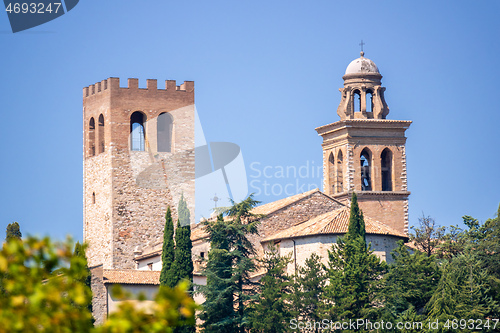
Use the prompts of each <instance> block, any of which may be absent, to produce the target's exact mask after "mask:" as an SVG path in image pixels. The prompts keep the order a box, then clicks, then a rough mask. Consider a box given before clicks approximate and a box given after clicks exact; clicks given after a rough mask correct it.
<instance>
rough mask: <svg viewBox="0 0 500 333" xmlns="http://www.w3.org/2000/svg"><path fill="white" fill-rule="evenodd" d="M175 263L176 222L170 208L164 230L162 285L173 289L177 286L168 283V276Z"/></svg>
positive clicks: (166, 215)
mask: <svg viewBox="0 0 500 333" xmlns="http://www.w3.org/2000/svg"><path fill="white" fill-rule="evenodd" d="M173 262H174V222H173V220H172V211H171V210H170V206H169V207H168V208H167V213H166V214H165V228H164V230H163V248H162V252H161V274H160V285H162V286H169V287H171V288H173V287H174V286H175V284H174V285H171V284H168V283H167V276H168V274H169V271H170V267H171V266H172V264H173Z"/></svg>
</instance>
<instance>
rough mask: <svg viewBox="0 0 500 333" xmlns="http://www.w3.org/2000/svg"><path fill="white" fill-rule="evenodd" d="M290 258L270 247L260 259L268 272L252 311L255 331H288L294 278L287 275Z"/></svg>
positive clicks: (253, 330)
mask: <svg viewBox="0 0 500 333" xmlns="http://www.w3.org/2000/svg"><path fill="white" fill-rule="evenodd" d="M290 261H291V260H290V258H289V257H281V256H280V254H279V251H278V249H277V248H276V247H275V246H272V245H271V246H269V247H268V249H267V251H265V253H264V258H263V259H261V260H259V262H260V263H261V265H262V268H263V269H264V270H265V271H266V273H265V274H264V276H263V277H262V278H261V280H260V286H259V287H258V289H257V290H258V291H257V293H258V296H257V297H256V299H255V300H254V303H252V305H251V308H250V318H249V320H250V322H251V324H252V329H251V332H266V333H267V332H270V333H278V332H286V331H288V328H289V326H290V319H291V317H292V314H291V309H290V302H289V294H290V292H291V281H290V277H289V276H287V275H286V274H285V271H286V267H287V265H288V263H289V262H290Z"/></svg>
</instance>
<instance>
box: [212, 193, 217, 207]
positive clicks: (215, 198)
mask: <svg viewBox="0 0 500 333" xmlns="http://www.w3.org/2000/svg"><path fill="white" fill-rule="evenodd" d="M210 200H213V201H214V203H215V208H217V201H219V197H217V193H215V196H214V197H213V198H211V199H210Z"/></svg>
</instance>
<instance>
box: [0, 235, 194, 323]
mask: <svg viewBox="0 0 500 333" xmlns="http://www.w3.org/2000/svg"><path fill="white" fill-rule="evenodd" d="M84 250H85V246H84V245H79V244H77V246H75V250H74V252H73V245H72V243H71V242H70V241H66V242H64V243H54V242H52V241H51V240H50V239H49V238H44V239H41V240H40V239H36V238H34V237H28V238H27V239H25V240H18V239H12V240H10V241H9V242H8V243H5V244H4V246H3V248H2V249H1V251H0V287H1V288H2V292H1V293H0V333H4V332H5V333H7V332H8V333H12V332H30V333H31V332H47V333H60V332H61V333H63V332H64V333H66V332H67V333H80V332H81V333H89V332H90V333H92V332H96V333H108V332H109V333H111V332H113V333H129V332H130V333H132V332H134V333H135V332H148V333H149V332H173V329H174V328H175V327H177V326H180V325H194V320H195V319H194V318H195V317H194V313H195V310H196V309H197V306H196V304H195V303H194V301H193V299H192V298H191V297H190V296H189V295H188V294H187V293H186V290H187V288H188V285H189V284H188V283H181V284H180V285H179V286H178V287H176V288H175V289H171V288H168V287H161V288H160V291H159V293H158V294H157V296H156V298H155V300H156V302H155V304H154V306H153V308H151V309H149V310H146V309H138V308H136V307H135V306H134V305H133V304H132V303H130V302H123V303H122V304H120V305H119V309H118V311H116V312H113V313H112V314H111V315H110V316H109V319H108V321H106V322H105V323H104V325H102V326H100V327H97V328H94V327H93V320H92V314H91V312H90V310H89V308H88V305H89V304H90V302H91V300H92V293H91V290H90V288H89V287H88V286H87V285H86V282H87V281H88V277H89V275H88V269H87V262H86V260H85V256H84V254H83V253H84Z"/></svg>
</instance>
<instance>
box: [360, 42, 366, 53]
mask: <svg viewBox="0 0 500 333" xmlns="http://www.w3.org/2000/svg"><path fill="white" fill-rule="evenodd" d="M363 45H365V43H363V40H361V43H359V46H361V56H364V55H365V52H363Z"/></svg>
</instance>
